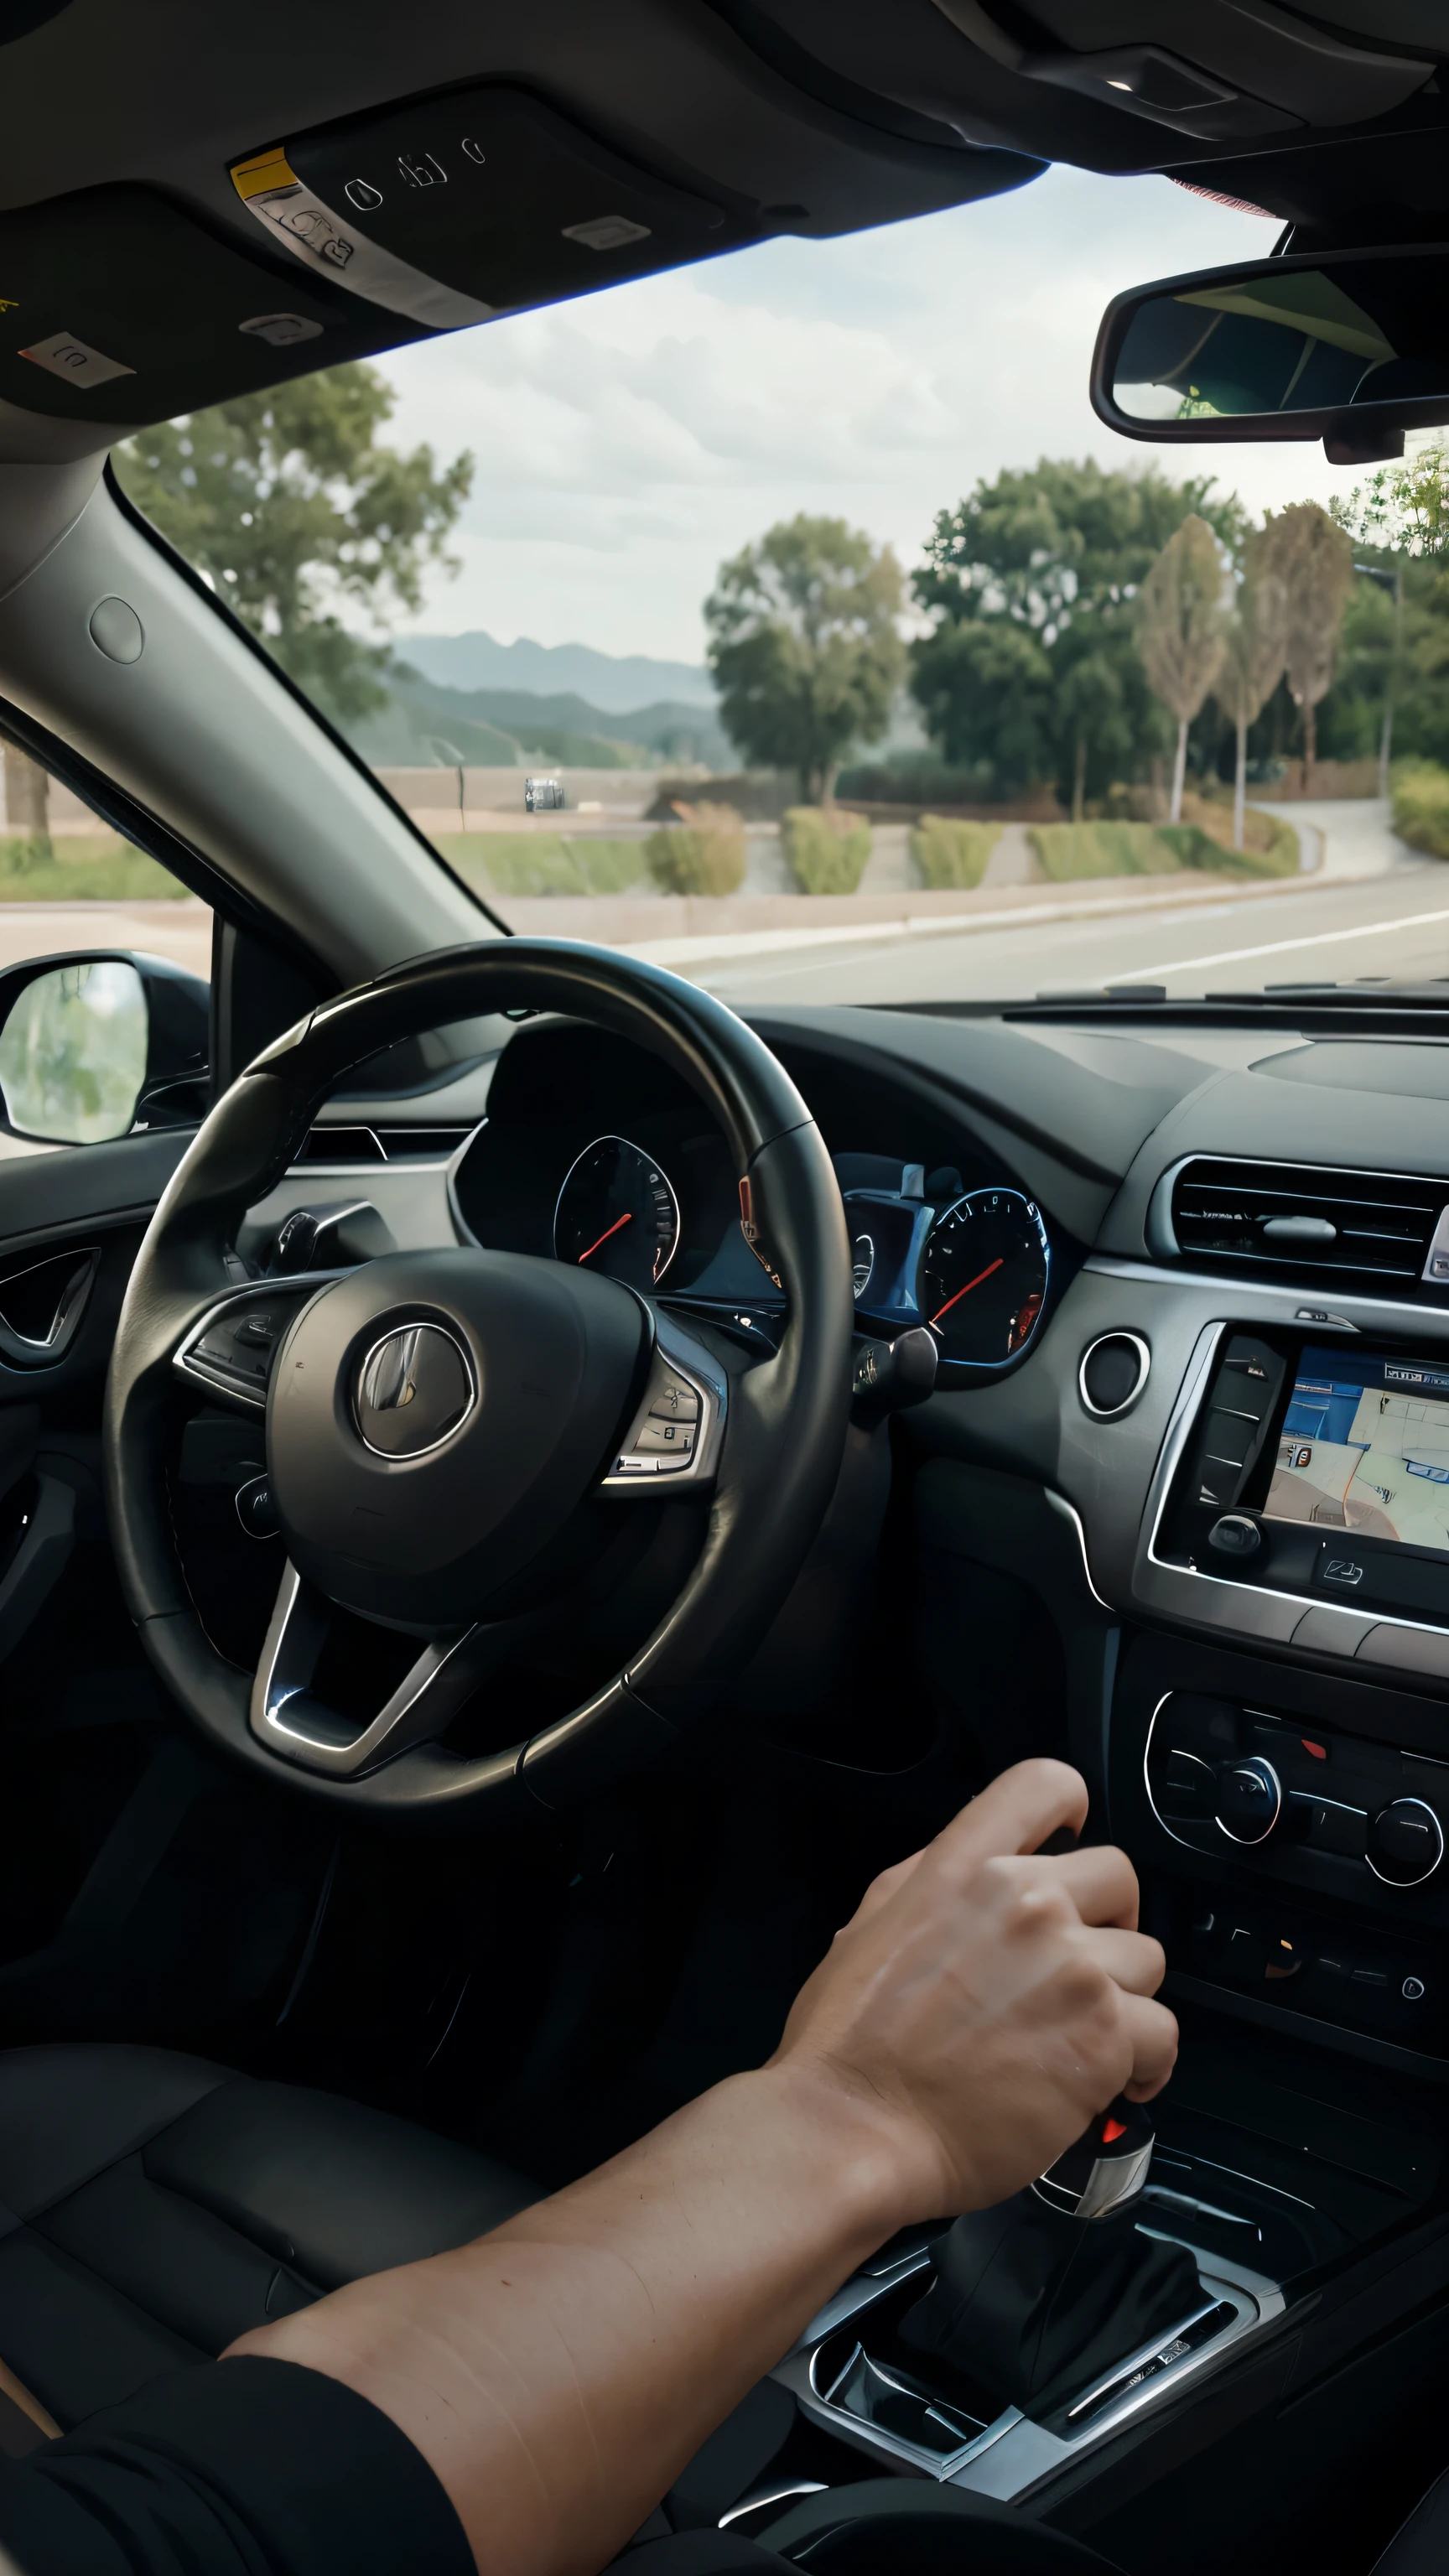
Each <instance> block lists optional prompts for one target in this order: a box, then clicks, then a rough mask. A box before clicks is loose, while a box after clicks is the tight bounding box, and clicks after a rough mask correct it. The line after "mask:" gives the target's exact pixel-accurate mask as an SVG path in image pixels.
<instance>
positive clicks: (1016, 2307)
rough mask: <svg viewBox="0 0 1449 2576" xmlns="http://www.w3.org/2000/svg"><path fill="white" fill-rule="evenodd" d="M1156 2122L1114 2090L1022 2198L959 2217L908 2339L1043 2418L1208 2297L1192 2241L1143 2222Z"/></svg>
mask: <svg viewBox="0 0 1449 2576" xmlns="http://www.w3.org/2000/svg"><path fill="white" fill-rule="evenodd" d="M1152 2143H1153V2130H1152V2124H1151V2122H1150V2120H1149V2119H1148V2118H1147V2116H1146V2114H1145V2112H1144V2111H1143V2110H1142V2109H1141V2107H1140V2106H1139V2105H1137V2104H1135V2103H1130V2102H1125V2101H1121V2100H1118V2101H1116V2102H1114V2103H1113V2104H1112V2106H1111V2108H1110V2110H1107V2111H1104V2112H1101V2113H1100V2114H1099V2115H1098V2117H1097V2118H1096V2119H1095V2120H1094V2121H1093V2122H1092V2124H1091V2127H1090V2128H1089V2129H1088V2130H1087V2131H1086V2133H1085V2135H1084V2136H1082V2137H1081V2138H1079V2139H1078V2140H1077V2142H1076V2145H1075V2146H1072V2147H1069V2148H1068V2149H1067V2152H1066V2154H1065V2155H1064V2156H1061V2157H1059V2158H1058V2160H1057V2162H1056V2163H1055V2164H1054V2165H1052V2166H1051V2167H1050V2168H1049V2170H1048V2171H1047V2172H1046V2173H1044V2174H1043V2175H1041V2177H1040V2179H1039V2180H1038V2181H1036V2182H1034V2183H1033V2184H1032V2185H1031V2186H1030V2188H1029V2189H1028V2190H1026V2191H1023V2192H1019V2193H1018V2194H1017V2196H1016V2198H1015V2199H1014V2200H1008V2201H1003V2202H1002V2203H1001V2205H1000V2206H999V2207H998V2208H996V2209H982V2210H973V2211H971V2212H969V2213H968V2215H967V2216H966V2217H964V2218H958V2219H957V2221H956V2224H955V2226H954V2227H953V2228H952V2229H951V2230H950V2232H949V2234H947V2235H945V2236H943V2237H941V2238H940V2239H939V2241H938V2242H937V2244H936V2245H935V2246H933V2248H932V2262H933V2265H934V2269H935V2279H934V2281H933V2282H932V2285H931V2288H930V2289H929V2290H928V2291H927V2293H926V2296H925V2297H924V2298H923V2299H921V2300H919V2301H918V2302H917V2304H916V2306H915V2307H913V2308H912V2309H911V2310H910V2311H909V2313H908V2315H906V2316H905V2317H903V2318H902V2320H901V2327H900V2333H901V2339H902V2341H903V2342H904V2343H907V2344H909V2345H911V2346H912V2347H913V2349H914V2350H915V2351H917V2352H929V2353H934V2354H936V2355H937V2356H938V2357H939V2358H940V2359H941V2360H942V2361H946V2362H949V2363H952V2364H953V2365H954V2366H955V2367H956V2368H957V2369H958V2370H961V2371H963V2372H965V2373H966V2374H967V2375H968V2376H969V2377H970V2378H971V2379H972V2380H973V2381H975V2382H976V2383H977V2384H978V2385H979V2386H981V2387H983V2388H985V2389H987V2390H988V2391H990V2392H991V2394H992V2395H994V2396H997V2397H999V2398H1000V2399H1001V2400H1002V2402H1003V2403H1005V2404H1007V2405H1012V2406H1019V2407H1020V2408H1021V2409H1022V2411H1023V2413H1029V2414H1032V2415H1035V2416H1037V2417H1038V2418H1040V2417H1041V2416H1042V2415H1043V2414H1047V2413H1050V2411H1051V2409H1052V2408H1053V2407H1054V2406H1055V2405H1057V2404H1058V2403H1059V2402H1060V2401H1061V2400H1062V2399H1063V2398H1065V2397H1069V2396H1070V2395H1072V2393H1073V2392H1074V2391H1075V2390H1077V2389H1081V2388H1085V2387H1087V2386H1088V2385H1089V2384H1090V2383H1091V2381H1093V2380H1094V2379H1098V2378H1100V2377H1102V2376H1103V2375H1104V2374H1105V2373H1106V2372H1107V2371H1109V2370H1110V2369H1111V2367H1112V2365H1113V2363H1114V2362H1117V2361H1120V2360H1122V2359H1123V2357H1124V2356H1125V2355H1126V2354H1127V2353H1130V2352H1135V2351H1136V2349H1137V2347H1138V2346H1139V2344H1145V2343H1148V2342H1150V2341H1151V2339H1152V2337H1153V2336H1154V2335H1157V2334H1165V2333H1167V2332H1169V2331H1170V2329H1171V2328H1172V2327H1173V2326H1175V2325H1178V2324H1180V2323H1181V2322H1182V2320H1183V2318H1185V2317H1187V2316H1190V2315H1191V2314H1192V2312H1193V2310H1194V2309H1195V2308H1197V2307H1198V2306H1199V2305H1200V2304H1201V2298H1202V2293H1201V2290H1200V2288H1199V2284H1198V2276H1197V2266H1196V2264H1195V2263H1194V2261H1193V2258H1192V2256H1191V2255H1190V2254H1189V2253H1188V2252H1187V2250H1186V2248H1185V2247H1183V2246H1180V2245H1169V2244H1165V2243H1162V2242H1159V2241H1155V2240H1153V2239H1152V2238H1150V2237H1147V2236H1143V2235H1139V2234H1138V2233H1137V2230H1136V2227H1135V2225H1134V2219H1135V2216H1136V2212H1137V2209H1138V2207H1139V2205H1140V2202H1141V2196H1142V2190H1143V2186H1144V2184H1145V2183H1146V2180H1147V2172H1148V2167H1149V2165H1150V2164H1151V2161H1152Z"/></svg>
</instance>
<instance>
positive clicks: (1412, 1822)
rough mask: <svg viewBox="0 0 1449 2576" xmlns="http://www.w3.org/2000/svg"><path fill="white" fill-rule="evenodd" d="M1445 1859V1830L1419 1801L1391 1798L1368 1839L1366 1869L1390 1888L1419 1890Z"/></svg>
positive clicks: (1415, 1799) (1376, 1820) (1378, 1816)
mask: <svg viewBox="0 0 1449 2576" xmlns="http://www.w3.org/2000/svg"><path fill="white" fill-rule="evenodd" d="M1443 1857H1444V1828H1443V1826H1442V1825H1441V1824H1440V1822H1439V1819H1438V1817H1437V1816H1436V1815H1435V1813H1434V1810H1433V1808H1432V1807H1429V1806H1426V1805H1425V1803H1424V1801H1423V1799H1422V1798H1394V1799H1391V1800H1390V1803H1389V1804H1388V1806H1387V1807H1383V1808H1381V1809H1380V1810H1379V1813H1378V1814H1377V1815H1376V1816H1375V1818H1374V1820H1373V1823H1372V1825H1371V1826H1370V1827H1369V1835H1368V1865H1369V1867H1370V1869H1371V1870H1372V1871H1373V1873H1374V1876H1375V1877H1376V1878H1381V1879H1383V1881H1384V1882H1385V1884H1386V1885H1387V1886H1389V1887H1419V1886H1421V1885H1422V1884H1423V1882H1424V1880H1425V1879H1426V1878H1432V1877H1433V1875H1434V1872H1435V1870H1436V1869H1437V1868H1438V1866H1439V1863H1440V1861H1441V1860H1442V1859H1443Z"/></svg>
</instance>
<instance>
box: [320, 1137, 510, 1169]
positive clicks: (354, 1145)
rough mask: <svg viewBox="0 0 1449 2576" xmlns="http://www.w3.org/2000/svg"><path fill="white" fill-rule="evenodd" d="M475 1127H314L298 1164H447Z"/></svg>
mask: <svg viewBox="0 0 1449 2576" xmlns="http://www.w3.org/2000/svg"><path fill="white" fill-rule="evenodd" d="M472 1133H473V1130H472V1128H471V1127H382V1128H378V1127H313V1128H312V1129H310V1130H309V1133H308V1136H307V1142H306V1144H305V1145H304V1146H303V1148H302V1151H301V1153H300V1154H299V1155H298V1157H297V1161H298V1163H330V1164H331V1165H332V1167H333V1169H334V1170H336V1169H337V1168H338V1167H339V1166H341V1165H343V1164H362V1163H418V1162H424V1163H446V1162H447V1160H448V1158H449V1156H450V1155H452V1154H456V1153H457V1151H458V1148H459V1146H460V1145H466V1143H467V1141H468V1138H469V1137H470V1136H471V1135H472ZM293 1168H294V1169H295V1168H296V1166H295V1165H294V1166H293Z"/></svg>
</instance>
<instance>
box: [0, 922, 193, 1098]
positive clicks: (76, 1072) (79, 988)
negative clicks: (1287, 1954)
mask: <svg viewBox="0 0 1449 2576" xmlns="http://www.w3.org/2000/svg"><path fill="white" fill-rule="evenodd" d="M210 1029H211V989H210V986H209V985H207V984H205V983H203V982H202V980H201V978H200V977H199V976H197V975H188V974H187V973H186V972H185V970H184V968H182V967H179V966H173V965H171V964H170V962H169V960H168V959H166V958H164V957H147V956H142V955H138V954H136V953H134V952H132V951H128V950H104V949H102V950H87V951H84V952H82V953H81V954H79V955H74V956H64V957H31V958H27V959H26V961H25V963H24V965H22V966H12V967H10V968H8V969H7V971H6V972H5V973H4V974H0V1112H3V1115H0V1128H3V1129H4V1130H7V1131H8V1132H9V1133H10V1134H11V1135H13V1136H25V1137H30V1138H33V1139H35V1140H37V1141H43V1142H44V1143H46V1144H50V1145H98V1144H104V1143H105V1142H106V1141H107V1140H108V1139H110V1138H112V1137H116V1136H129V1135H132V1134H134V1133H136V1132H137V1131H138V1130H141V1129H148V1128H154V1127H181V1126H190V1125H191V1124H192V1123H193V1122H194V1121H196V1120H198V1119H200V1118H202V1117H204V1116H205V1114H206V1109H207V1105H208V1090H209V1071H208V1058H209V1052H210Z"/></svg>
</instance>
